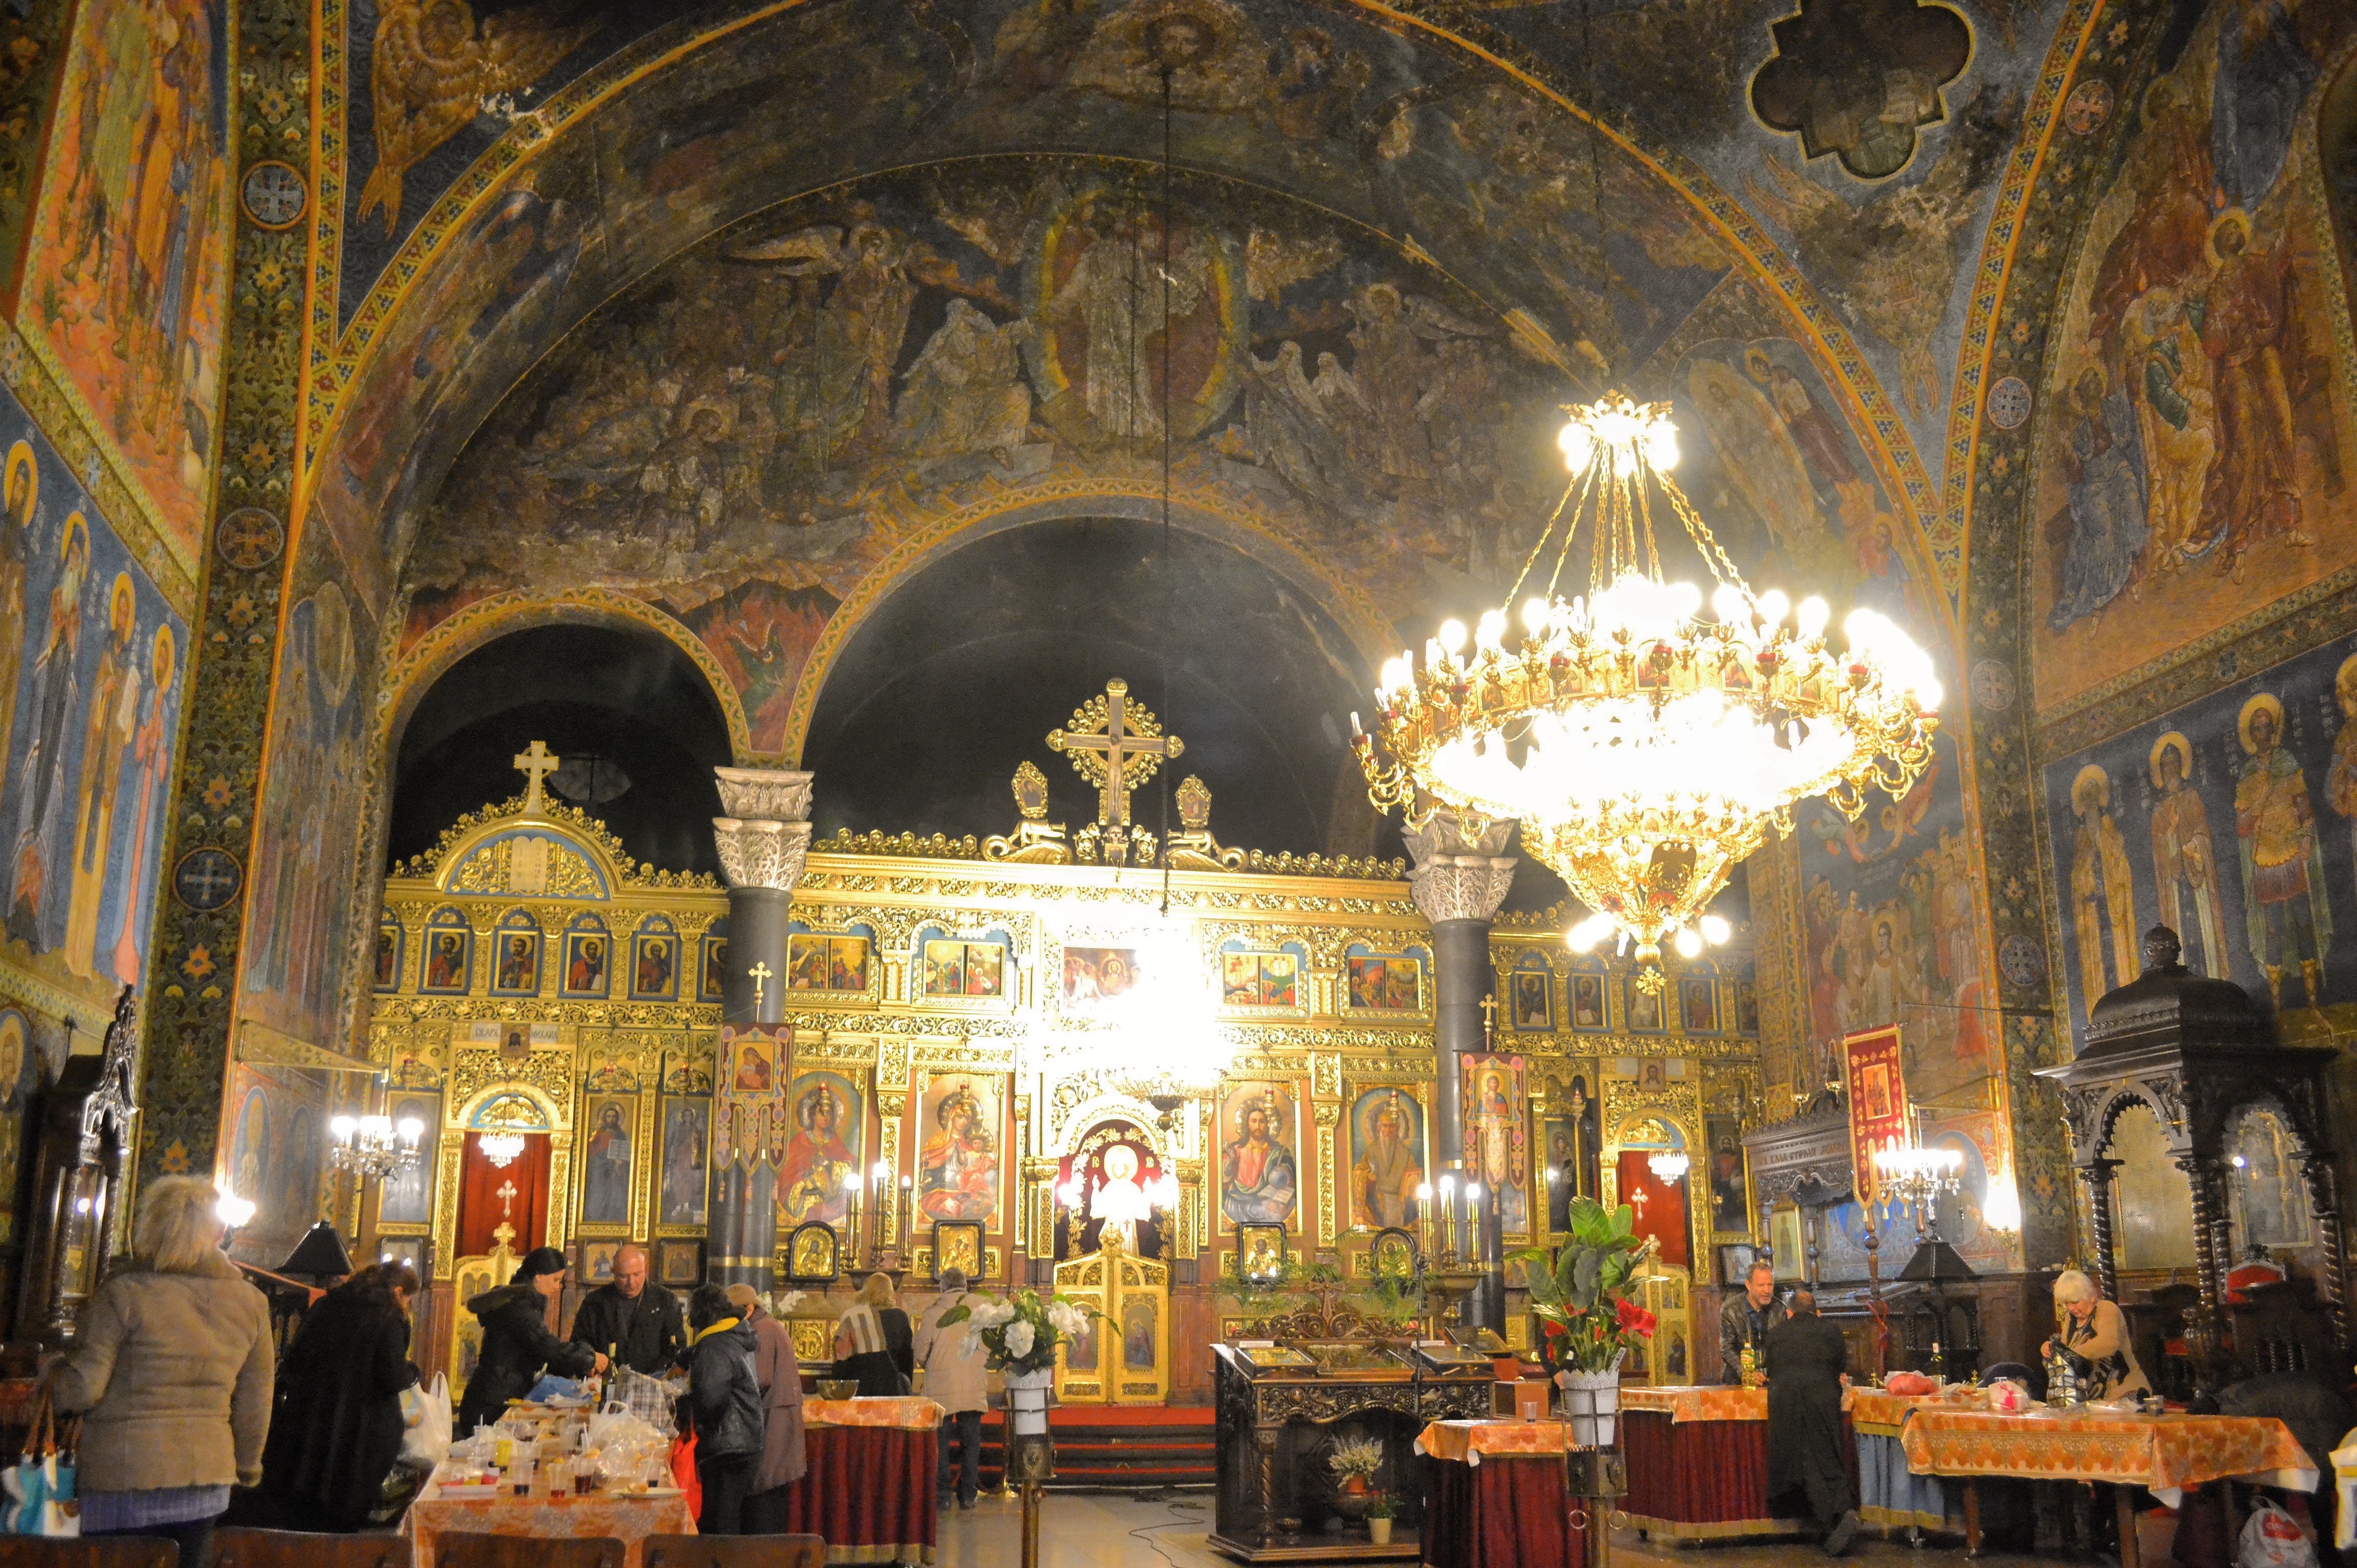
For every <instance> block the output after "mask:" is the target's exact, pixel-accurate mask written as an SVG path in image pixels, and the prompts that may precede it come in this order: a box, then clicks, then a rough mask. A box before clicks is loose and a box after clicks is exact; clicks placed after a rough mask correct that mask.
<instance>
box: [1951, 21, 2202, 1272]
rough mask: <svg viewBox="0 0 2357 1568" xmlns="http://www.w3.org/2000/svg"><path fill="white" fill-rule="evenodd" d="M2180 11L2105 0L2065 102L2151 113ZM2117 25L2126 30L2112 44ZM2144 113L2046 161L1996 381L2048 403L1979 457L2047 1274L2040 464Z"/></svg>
mask: <svg viewBox="0 0 2357 1568" xmlns="http://www.w3.org/2000/svg"><path fill="white" fill-rule="evenodd" d="M2168 16H2169V6H2168V5H2167V4H2166V3H2165V0H2104V4H2103V5H2098V6H2097V8H2096V9H2095V10H2094V11H2093V13H2092V14H2090V15H2089V16H2088V17H2087V21H2086V24H2085V27H2086V41H2085V43H2084V45H2083V48H2081V50H2080V52H2079V55H2078V58H2077V59H2076V60H2075V61H2074V62H2073V64H2072V70H2071V71H2070V73H2069V74H2068V76H2067V77H2066V78H2065V79H2064V81H2061V82H2060V83H2057V84H2056V86H2055V91H2066V90H2067V89H2068V88H2069V87H2070V86H2071V85H2072V83H2075V82H2077V81H2083V80H2095V79H2100V80H2103V81H2106V82H2107V83H2108V84H2110V85H2111V87H2112V88H2113V90H2114V102H2117V103H2121V104H2133V103H2137V102H2142V95H2143V90H2144V87H2145V85H2146V84H2147V82H2148V81H2150V79H2151V77H2152V75H2153V74H2154V70H2155V66H2156V63H2157V61H2156V58H2155V57H2156V54H2157V50H2158V43H2159V40H2160V38H2161V37H2162V35H2163V33H2164V32H2165V31H2166V27H2167V18H2168ZM2106 19H2109V20H2110V22H2111V26H2110V27H2104V28H2103V29H2102V31H2101V33H2100V35H2099V34H2098V31H2097V29H2098V27H2101V25H2102V24H2103V23H2104V21H2105V20H2106ZM2043 90H2044V84H2043V83H2041V91H2043ZM2135 119H2136V115H2135V114H2134V113H2115V115H2114V116H2113V118H2112V120H2111V122H2110V123H2109V124H2107V125H2106V126H2105V127H2104V130H2103V132H2102V133H2101V134H2099V135H2097V136H2094V137H2090V138H2088V140H2087V142H2086V143H2084V144H2082V145H2078V146H2075V147H2073V148H2072V149H2071V150H2070V151H2069V152H2068V154H2067V155H2066V156H2060V157H2056V158H2052V159H2049V160H2047V161H2045V162H2043V163H2042V164H2041V165H2040V168H2039V170H2038V177H2037V179H2036V181H2035V184H2034V186H2033V188H2032V189H2031V191H2030V193H2029V199H2028V201H2027V202H2026V204H2025V207H2024V212H2023V216H2022V219H2021V221H2020V230H2019V234H2018V246H2017V249H2016V252H2015V262H2014V264H2013V266H2012V268H2011V270H2010V273H2009V274H2008V275H2007V279H2006V280H2005V285H2004V290H2003V295H2002V299H2001V301H2000V302H1999V303H1998V305H1997V306H1996V319H1995V326H1996V330H1995V331H1994V332H1993V333H1992V334H1991V337H1990V339H1989V341H1990V343H1991V348H1990V349H1989V352H1988V363H1987V367H1986V374H1987V375H1992V376H1995V375H2006V374H2018V375H2020V376H2021V377H2022V379H2023V380H2025V381H2030V382H2031V383H2032V384H2033V385H2036V386H2038V387H2039V388H2040V393H2039V396H2038V397H2037V399H2036V402H2035V403H2034V405H2033V410H2032V415H2031V418H2030V419H2029V420H2028V421H2026V422H2024V424H2022V425H2021V426H2020V427H2019V428H2018V429H2015V430H2012V431H2007V432H1996V431H1991V432H1990V433H1988V438H1986V439H1984V440H1979V441H1977V442H1976V443H1975V450H1974V454H1973V461H1974V465H1975V473H1974V477H1973V481H1972V507H1973V511H1974V522H1975V526H1974V527H1972V529H1971V530H1970V532H1969V537H1970V539H1971V542H1972V544H1973V546H1974V548H1973V550H1972V553H1971V555H1970V558H1969V561H1968V571H1969V581H1968V584H1967V592H1966V615H1965V618H1964V625H1965V635H1966V639H1967V642H1968V649H1967V653H1966V659H1967V668H1969V667H1970V666H1971V665H1972V664H1975V663H1977V662H1979V661H1981V660H1994V661H1995V662H1996V663H1997V664H1999V665H2001V666H2002V667H2004V668H2006V669H2007V670H2009V671H2013V672H2014V674H2015V676H2016V681H2015V685H2016V690H2017V695H2016V697H2015V699H2014V701H2013V702H2012V703H2009V704H2007V705H2006V706H2004V707H2001V708H2000V707H1996V706H1995V705H1993V704H1992V705H1990V706H1989V711H1987V712H1985V713H1981V714H1977V715H1976V720H1977V722H1976V723H1975V725H1974V726H1973V736H1972V739H1973V746H1974V757H1973V762H1974V765H1975V775H1976V777H1977V779H1978V780H1979V785H1980V795H1979V806H1980V810H1979V813H1978V816H1979V821H1978V823H1977V828H1978V836H1979V839H1980V844H1981V854H1982V862H1983V867H1984V873H1985V884H1986V889H1987V893H1988V910H1989V922H1990V938H1991V943H1992V946H1993V947H1994V948H1995V949H1996V951H1997V955H1998V963H1997V968H1996V983H1997V998H1998V1001H1999V1003H2000V1004H2001V1006H2002V1009H2003V1013H2002V1024H2003V1036H2004V1047H2005V1055H2006V1078H2007V1092H2008V1098H2009V1100H2010V1101H2011V1107H2010V1109H2011V1115H2010V1122H2011V1130H2012V1134H2013V1140H2014V1170H2015V1183H2016V1187H2017V1189H2018V1192H2019V1195H2020V1198H2021V1207H2022V1235H2021V1249H2022V1255H2023V1262H2024V1263H2025V1264H2026V1265H2027V1266H2029V1267H2032V1268H2036V1267H2042V1266H2045V1265H2048V1264H2050V1263H2054V1262H2060V1261H2061V1259H2062V1258H2063V1257H2065V1256H2066V1255H2068V1254H2069V1253H2070V1252H2071V1251H2072V1236H2073V1235H2074V1233H2075V1231H2076V1230H2077V1225H2078V1219H2077V1209H2076V1199H2075V1197H2074V1195H2073V1193H2072V1184H2071V1183H2070V1182H2069V1181H2068V1179H2067V1177H2065V1176H2063V1174H2062V1173H2065V1172H2066V1171H2067V1168H2068V1163H2069V1161H2068V1150H2067V1149H2066V1148H2065V1147H2064V1146H2063V1141H2062V1136H2061V1103H2060V1101H2058V1100H2057V1099H2056V1098H2055V1096H2054V1094H2053V1092H2052V1090H2051V1086H2050V1085H2049V1084H2047V1083H2046V1082H2045V1080H2043V1079H2039V1078H2037V1077H2035V1076H2034V1074H2035V1071H2036V1069H2038V1068H2040V1067H2043V1066H2047V1065H2050V1063H2051V1062H2052V1061H2053V1060H2054V1059H2055V1058H2056V1053H2057V1049H2058V1044H2059V1041H2060V1038H2061V1036H2060V1032H2059V1031H2058V1030H2057V1028H2056V1027H2055V1024H2056V1018H2057V1009H2058V1007H2059V1005H2060V1002H2059V998H2060V997H2061V994H2062V993H2061V987H2060V983H2059V977H2058V976H2057V974H2056V972H2055V970H2054V967H2053V963H2052V959H2051V955H2052V954H2053V953H2054V952H2055V951H2057V950H2058V949H2057V947H2056V946H2055V941H2054V938H2055V927H2054V923H2053V922H2054V918H2055V917H2054V900H2053V897H2052V890H2051V889H2050V887H2049V886H2048V885H2047V882H2046V874H2045V865H2046V861H2045V857H2044V854H2043V847H2044V846H2043V837H2044V832H2045V827H2044V814H2043V810H2042V807H2041V803H2040V802H2041V794H2040V789H2039V788H2038V785H2037V780H2036V778H2035V776H2034V773H2033V771H2032V769H2033V765H2034V762H2035V753H2036V750H2037V746H2036V738H2035V716H2034V714H2033V713H2032V708H2033V705H2034V687H2033V686H2032V684H2031V682H2030V681H2029V670H2030V660H2029V645H2030V628H2029V624H2028V622H2027V620H2026V619H2025V617H2026V615H2027V609H2026V607H2027V606H2028V605H2029V602H2030V592H2029V586H2030V585H2029V574H2030V572H2031V571H2032V570H2033V569H2034V561H2033V558H2032V553H2031V551H2030V548H2029V543H2030V540H2031V536H2032V525H2031V523H2030V522H2029V511H2030V508H2031V507H2032V505H2033V504H2034V501H2033V495H2034V489H2033V485H2032V478H2033V476H2032V474H2031V472H2030V469H2031V463H2030V460H2029V458H2030V454H2032V453H2034V452H2035V451H2036V450H2037V446H2038V435H2039V432H2040V430H2041V429H2042V427H2043V425H2044V424H2045V420H2046V418H2047V414H2048V409H2049V405H2050V399H2049V398H2048V397H2047V396H2046V395H2045V394H2046V392H2047V391H2048V389H2047V388H2046V386H2045V384H2044V383H2045V382H2046V381H2047V379H2048V378H2049V376H2050V361H2049V358H2048V353H2047V350H2048V346H2049V340H2050V333H2051V331H2052V328H2053V321H2052V319H2051V312H2052V310H2053V307H2054V304H2055V301H2056V299H2057V298H2058V297H2059V295H2060V291H2061V288H2062V286H2063V285H2064V280H2066V279H2067V278H2069V277H2070V276H2071V275H2072V271H2073V269H2074V266H2075V263H2076V261H2077V258H2078V256H2079V254H2080V252H2081V249H2082V247H2083V245H2084V243H2085V233H2086V221H2087V218H2088V216H2089V214H2090V212H2091V211H2092V209H2093V204H2094V202H2095V201H2096V200H2097V199H2099V197H2100V195H2101V193H2102V191H2103V190H2104V188H2106V186H2107V185H2108V184H2109V181H2110V177H2111V176H2113V175H2114V174H2115V172H2116V170H2117V169H2118V167H2119V166H2120V162H2121V160H2122V159H2123V158H2124V157H2125V156H2126V148H2127V145H2128V142H2129V135H2128V133H2129V130H2130V127H2131V124H2132V123H2133V122H2134V121H2135Z"/></svg>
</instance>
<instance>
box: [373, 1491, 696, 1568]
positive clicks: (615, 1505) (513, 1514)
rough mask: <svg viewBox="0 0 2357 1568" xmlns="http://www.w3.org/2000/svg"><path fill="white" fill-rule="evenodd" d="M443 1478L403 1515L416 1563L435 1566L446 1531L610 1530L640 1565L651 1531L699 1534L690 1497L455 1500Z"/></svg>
mask: <svg viewBox="0 0 2357 1568" xmlns="http://www.w3.org/2000/svg"><path fill="white" fill-rule="evenodd" d="M441 1490H442V1488H441V1486H440V1484H439V1482H438V1481H432V1480H429V1481H428V1482H426V1484H425V1487H424V1488H423V1489H422V1490H420V1491H419V1493H418V1495H417V1499H416V1501H414V1502H413V1503H411V1504H410V1505H409V1510H408V1512H406V1513H404V1514H403V1515H402V1517H401V1533H402V1535H403V1537H404V1539H406V1540H407V1541H409V1544H410V1550H411V1552H412V1561H414V1563H416V1568H434V1542H435V1541H436V1538H437V1537H439V1536H441V1535H443V1534H445V1533H447V1532H450V1531H459V1532H463V1533H470V1534H476V1535H532V1536H544V1537H548V1538H551V1539H581V1538H586V1537H591V1536H599V1535H610V1536H612V1537H614V1538H615V1539H616V1540H618V1541H620V1542H621V1543H622V1547H623V1552H624V1556H623V1559H622V1562H623V1568H640V1542H641V1541H645V1540H646V1538H647V1537H648V1536H650V1535H694V1533H695V1516H694V1514H692V1513H690V1512H688V1510H687V1499H686V1498H684V1497H683V1496H681V1495H678V1494H676V1493H674V1494H673V1495H672V1496H670V1497H667V1498H617V1497H608V1496H605V1495H603V1494H599V1495H597V1496H595V1497H587V1498H570V1497H568V1498H539V1499H534V1498H517V1497H491V1498H468V1499H467V1500H465V1501H454V1500H451V1499H449V1498H443V1497H441V1496H439V1495H438V1494H439V1493H440V1492H441Z"/></svg>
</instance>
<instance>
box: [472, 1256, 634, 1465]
mask: <svg viewBox="0 0 2357 1568" xmlns="http://www.w3.org/2000/svg"><path fill="white" fill-rule="evenodd" d="M569 1266H570V1265H568V1264H567V1263H566V1262H565V1254H564V1253H562V1252H560V1251H557V1250H556V1249H555V1248H554V1247H534V1248H533V1250H532V1251H529V1252H526V1253H525V1254H524V1255H523V1262H521V1263H519V1264H517V1265H516V1272H515V1278H514V1279H512V1280H510V1281H509V1282H508V1283H506V1284H503V1285H501V1286H500V1287H499V1288H498V1289H497V1290H487V1291H485V1292H484V1293H483V1294H480V1295H479V1296H475V1297H473V1298H471V1299H470V1300H469V1301H468V1303H467V1310H468V1312H471V1313H473V1314H474V1315H475V1317H476V1320H477V1321H478V1322H479V1323H481V1324H482V1326H483V1353H482V1355H481V1356H479V1357H478V1358H477V1359H476V1361H475V1370H474V1372H473V1373H472V1374H471V1375H470V1376H469V1377H468V1379H467V1394H466V1398H465V1399H464V1400H463V1401H461V1402H460V1403H459V1405H458V1418H457V1421H456V1422H455V1423H453V1424H454V1426H455V1428H456V1430H455V1431H454V1432H453V1433H452V1435H453V1436H454V1437H457V1438H461V1439H464V1438H468V1437H472V1436H473V1435H474V1434H475V1428H476V1427H478V1426H489V1425H490V1424H491V1423H494V1422H496V1421H498V1420H499V1419H500V1417H501V1416H502V1415H505V1414H506V1413H507V1410H508V1401H510V1400H520V1399H522V1398H523V1397H524V1396H525V1395H526V1394H528V1393H530V1392H532V1386H533V1384H534V1383H536V1382H538V1381H540V1374H541V1373H542V1372H544V1371H549V1372H554V1373H555V1374H556V1375H557V1376H558V1377H560V1378H586V1377H587V1376H588V1375H589V1374H590V1373H592V1372H602V1371H604V1370H605V1369H606V1352H604V1351H603V1350H594V1349H591V1348H589V1347H588V1346H587V1345H574V1344H569V1343H567V1342H566V1341H565V1340H562V1339H559V1338H558V1337H556V1336H555V1335H554V1334H551V1333H550V1332H549V1331H548V1304H549V1303H550V1302H551V1301H552V1300H554V1298H555V1297H556V1296H557V1294H559V1293H561V1292H562V1291H563V1290H564V1289H565V1269H566V1268H567V1267H569Z"/></svg>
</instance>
